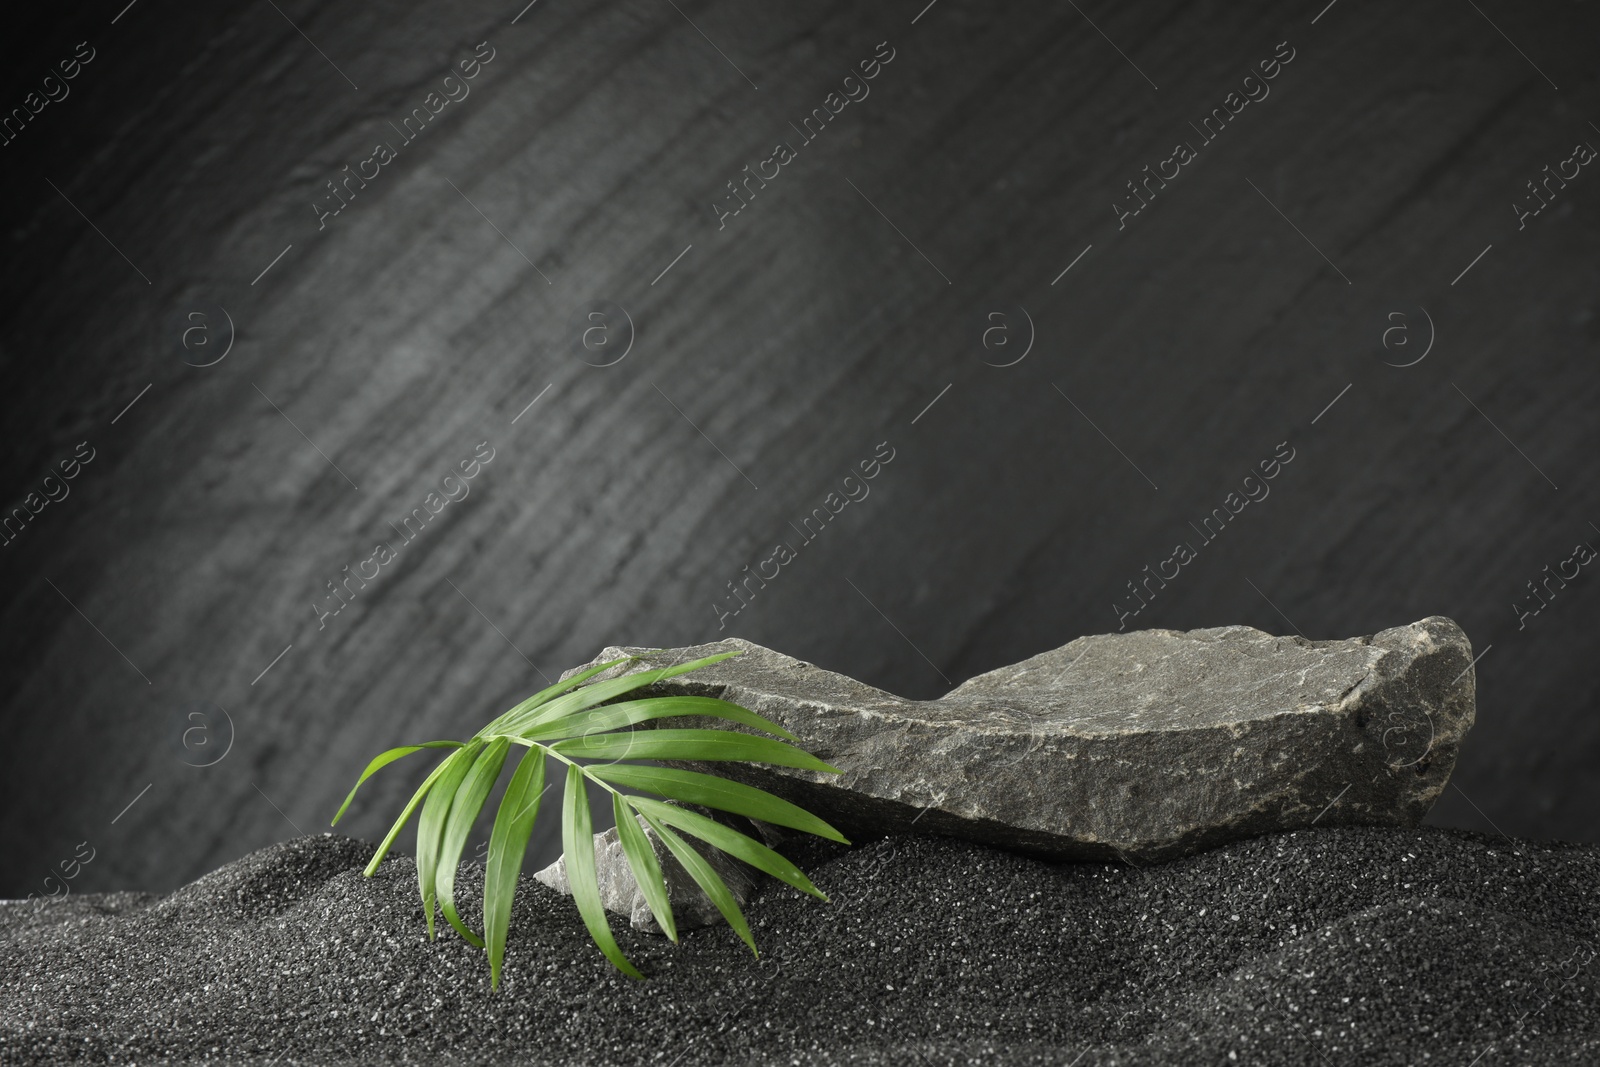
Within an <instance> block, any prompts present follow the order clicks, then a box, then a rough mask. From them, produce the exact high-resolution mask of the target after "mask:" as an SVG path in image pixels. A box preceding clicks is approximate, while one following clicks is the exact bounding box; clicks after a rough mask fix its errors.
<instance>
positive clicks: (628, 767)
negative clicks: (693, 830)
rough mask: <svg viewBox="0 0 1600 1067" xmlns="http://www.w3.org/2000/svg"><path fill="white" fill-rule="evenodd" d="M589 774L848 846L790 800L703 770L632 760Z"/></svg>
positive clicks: (846, 842)
mask: <svg viewBox="0 0 1600 1067" xmlns="http://www.w3.org/2000/svg"><path fill="white" fill-rule="evenodd" d="M589 773H590V774H591V775H593V776H594V777H596V778H599V779H600V780H601V781H605V782H610V783H611V784H613V785H623V786H627V787H629V788H630V789H638V790H641V791H642V792H646V793H659V794H660V795H662V796H665V797H670V798H672V799H673V800H681V801H683V802H685V803H687V804H702V805H704V806H705V807H708V808H716V809H717V810H719V811H731V812H733V813H734V814H735V815H743V816H745V817H746V818H750V819H760V820H761V821H762V822H770V823H772V824H773V825H774V826H787V827H789V828H790V829H792V830H804V831H805V832H806V833H808V834H816V835H817V836H818V837H826V838H827V839H828V840H830V841H838V842H841V843H842V844H846V845H848V844H849V843H850V842H849V841H847V840H845V837H844V835H843V834H841V833H840V832H839V831H837V830H835V829H834V828H833V827H831V826H829V825H828V824H827V823H825V822H823V821H822V820H821V819H819V818H817V817H816V816H815V815H813V814H811V813H810V812H809V811H807V810H805V809H804V808H801V807H797V806H795V805H794V804H791V803H789V802H788V801H787V800H780V799H779V798H777V797H775V796H773V795H772V794H771V793H766V792H763V791H761V790H760V789H756V788H755V787H753V786H748V785H745V784H743V783H742V782H733V781H729V780H728V779H726V778H718V777H717V776H716V775H713V774H701V773H700V772H699V771H683V770H679V769H678V768H676V767H645V766H640V765H637V764H632V763H611V764H607V765H605V766H603V767H591V768H589Z"/></svg>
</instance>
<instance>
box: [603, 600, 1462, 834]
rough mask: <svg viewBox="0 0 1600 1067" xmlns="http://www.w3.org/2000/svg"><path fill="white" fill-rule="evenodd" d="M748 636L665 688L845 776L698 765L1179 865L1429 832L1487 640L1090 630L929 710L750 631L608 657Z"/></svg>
mask: <svg viewBox="0 0 1600 1067" xmlns="http://www.w3.org/2000/svg"><path fill="white" fill-rule="evenodd" d="M730 649H739V650H741V651H743V652H744V655H741V656H739V657H737V658H735V659H732V660H728V661H725V662H723V663H718V664H714V665H712V666H710V667H706V668H702V669H701V670H698V671H695V672H693V673H691V674H687V675H683V676H680V677H678V678H673V679H669V680H668V681H667V682H665V683H662V684H660V685H656V686H653V687H652V688H651V689H649V690H646V691H645V692H650V693H658V694H666V693H683V694H701V695H710V696H718V697H721V698H723V699H726V700H730V701H732V702H734V703H736V704H741V705H743V706H744V707H747V708H750V709H751V710H752V711H755V712H757V713H759V714H761V715H764V716H766V717H767V718H769V719H772V720H773V721H774V722H777V723H778V724H780V725H782V726H783V727H785V728H786V729H788V730H789V731H791V732H792V733H794V734H796V735H797V736H798V737H799V738H800V743H801V745H802V747H804V748H806V749H807V750H809V751H811V752H813V753H815V754H816V755H817V756H819V757H821V758H822V759H824V760H826V761H828V762H829V763H831V764H833V765H834V766H835V767H838V768H840V770H841V771H842V772H843V773H841V774H839V775H824V774H819V773H815V772H810V771H801V770H791V769H789V768H774V767H766V766H757V765H752V764H739V763H716V764H696V765H689V766H693V767H694V768H695V769H697V770H703V771H707V772H710V773H714V774H720V775H724V776H726V777H729V778H735V779H738V780H740V781H744V782H747V783H749V784H751V785H755V786H758V787H760V788H763V789H766V790H769V791H770V792H773V793H776V794H778V795H779V796H783V797H785V798H787V799H789V800H792V801H794V802H796V803H798V804H801V805H802V806H804V807H806V808H808V809H810V810H812V811H814V812H816V813H817V814H818V815H820V816H821V817H823V818H825V819H827V820H828V821H829V822H831V823H833V824H834V825H835V826H837V827H839V828H840V829H841V830H842V831H844V833H846V834H847V835H857V836H873V835H882V834H889V833H896V832H904V831H907V830H911V829H912V828H915V829H916V830H918V831H921V832H927V833H939V834H948V835H950V836H953V837H963V838H968V839H971V840H975V841H980V842H983V843H985V844H991V845H998V846H1002V847H1006V848H1015V849H1022V850H1025V851H1031V852H1036V853H1041V854H1045V855H1050V856H1056V857H1061V858H1075V859H1107V858H1113V857H1125V858H1134V859H1139V860H1144V861H1150V860H1163V859H1169V858H1171V857H1174V856H1179V855H1184V854H1186V853H1191V852H1195V851H1198V850H1201V849H1204V848H1209V847H1213V846H1215V845H1218V844H1221V843H1222V842H1225V841H1229V840H1232V839H1235V838H1240V837H1248V836H1252V835H1255V834H1260V833H1266V832H1268V831H1273V830H1286V829H1294V828H1296V827H1304V826H1310V825H1312V824H1316V825H1319V826H1339V825H1357V824H1374V825H1394V826H1407V825H1414V824H1416V823H1417V822H1418V821H1419V820H1420V819H1421V818H1422V817H1423V815H1425V814H1426V813H1427V811H1428V809H1429V807H1430V806H1432V804H1433V802H1434V800H1435V798H1437V797H1438V795H1439V793H1440V792H1441V791H1442V790H1443V789H1444V786H1445V782H1446V780H1447V779H1448V778H1449V775H1450V770H1451V768H1452V767H1453V766H1454V765H1455V759H1456V752H1457V749H1458V748H1459V746H1460V743H1461V739H1462V737H1463V735H1465V733H1466V732H1467V730H1468V728H1469V727H1471V725H1472V721H1473V714H1474V692H1475V688H1474V673H1473V670H1472V649H1471V645H1470V644H1469V643H1468V641H1467V638H1466V635H1465V634H1464V633H1462V631H1461V628H1460V627H1459V626H1457V625H1456V624H1455V623H1454V622H1451V621H1450V620H1449V619H1446V618H1442V617H1438V616H1435V617H1432V618H1428V619H1423V620H1422V621H1421V622H1417V623H1413V624H1411V625H1409V626H1398V627H1395V628H1393V629H1389V630H1384V631H1383V632H1382V633H1379V634H1375V635H1373V636H1371V637H1357V638H1351V639H1349V640H1343V641H1308V640H1306V639H1305V638H1303V637H1273V636H1271V635H1269V634H1266V633H1263V632H1261V631H1260V630H1255V629H1251V628H1250V627H1246V626H1227V627H1220V628H1216V629H1207V630H1191V631H1189V632H1187V633H1181V632H1178V631H1173V630H1145V631H1136V632H1132V633H1125V634H1107V635H1101V636H1093V637H1080V638H1078V639H1077V640H1075V641H1073V642H1071V643H1070V644H1067V645H1065V646H1063V647H1061V648H1058V649H1056V650H1054V651H1052V652H1045V653H1042V654H1040V655H1037V656H1034V657H1033V658H1031V659H1027V660H1024V661H1022V662H1021V663H1017V664H1014V665H1012V666H1009V667H1003V668H1001V669H999V670H996V671H991V672H989V673H987V674H981V675H978V676H977V677H975V678H972V679H971V680H969V681H967V682H965V683H963V684H962V685H960V686H957V687H956V688H955V689H954V690H952V691H951V692H950V693H948V694H946V695H945V696H943V697H941V698H939V699H938V700H929V701H917V700H906V699H903V698H901V697H897V696H894V695H892V694H889V693H885V692H883V691H882V690H879V689H874V688H872V687H871V686H868V685H864V684H862V683H861V682H857V681H855V680H854V679H851V678H847V677H845V676H843V675H838V674H833V673H831V672H829V671H825V670H821V669H819V668H817V667H815V666H813V665H811V664H809V663H803V662H801V661H799V660H796V659H793V658H791V657H789V656H785V655H782V654H780V653H777V652H774V651H772V650H771V649H767V648H763V647H761V646H760V645H755V644H752V643H750V642H748V641H742V640H738V639H730V640H726V641H720V642H716V643H713V644H706V645H697V646H695V647H693V648H687V649H668V650H661V649H627V648H608V649H606V650H605V651H604V652H602V653H601V654H600V656H599V658H598V659H597V660H596V661H595V662H601V661H604V660H607V659H614V658H616V657H617V656H618V655H620V654H632V655H638V656H640V657H641V658H640V660H639V661H638V662H637V663H635V664H632V665H630V666H628V667H627V668H626V669H627V670H629V671H638V670H646V669H649V668H650V667H651V666H665V665H668V664H671V663H675V662H682V661H684V660H687V659H690V658H692V657H698V656H704V655H710V654H712V653H715V652H720V651H727V650H730ZM622 669H623V668H618V670H619V671H620V670H622ZM685 721H686V720H674V721H673V723H674V725H680V724H683V723H684V722H685ZM707 724H710V722H709V720H707Z"/></svg>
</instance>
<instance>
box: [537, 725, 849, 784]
mask: <svg viewBox="0 0 1600 1067" xmlns="http://www.w3.org/2000/svg"><path fill="white" fill-rule="evenodd" d="M550 747H551V748H552V749H554V750H555V751H557V752H560V753H561V754H562V755H564V756H571V757H572V758H573V759H656V760H707V761H716V760H744V761H746V762H749V763H770V764H772V765H773V766H774V767H803V768H805V769H806V770H809V771H825V772H828V773H830V774H838V773H839V768H837V767H830V766H828V765H827V764H826V763H823V762H822V761H821V760H819V759H818V758H817V757H815V756H813V755H812V754H811V753H809V752H802V751H801V750H800V749H798V748H795V747H794V746H793V745H786V744H784V743H783V742H782V741H774V740H772V739H771V738H767V737H756V736H754V735H752V734H741V733H735V732H734V731H732V730H644V731H641V732H639V733H626V734H588V735H585V736H583V737H572V738H568V739H567V740H565V741H558V742H556V743H555V744H553V745H551V746H550Z"/></svg>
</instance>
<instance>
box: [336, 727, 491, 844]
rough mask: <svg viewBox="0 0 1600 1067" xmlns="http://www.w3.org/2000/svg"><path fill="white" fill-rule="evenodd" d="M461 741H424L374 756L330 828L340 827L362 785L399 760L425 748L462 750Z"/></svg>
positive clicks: (345, 799) (341, 806) (352, 788)
mask: <svg viewBox="0 0 1600 1067" xmlns="http://www.w3.org/2000/svg"><path fill="white" fill-rule="evenodd" d="M460 747H461V742H460V741H424V742H423V743H422V744H420V745H405V746H403V747H401V748H391V749H390V750H389V751H387V752H384V753H381V754H380V755H377V756H374V757H373V758H372V762H371V763H369V764H367V769H366V770H364V771H362V772H361V777H360V778H358V779H356V784H355V785H353V786H352V787H351V788H350V795H349V796H347V797H345V798H344V803H343V804H340V805H339V813H338V814H337V815H335V816H334V817H333V822H332V823H330V824H329V825H330V826H338V825H339V820H340V819H342V818H344V813H345V810H346V809H347V808H349V807H350V802H351V801H352V800H354V799H355V798H356V790H357V789H360V788H361V783H362V782H365V781H366V780H367V779H368V778H371V777H372V776H373V775H374V774H377V773H378V772H379V771H381V770H383V769H384V768H385V767H387V766H389V764H391V763H393V762H394V761H395V760H397V759H402V758H404V757H406V756H409V755H411V754H412V753H413V752H421V751H422V750H423V749H425V748H460Z"/></svg>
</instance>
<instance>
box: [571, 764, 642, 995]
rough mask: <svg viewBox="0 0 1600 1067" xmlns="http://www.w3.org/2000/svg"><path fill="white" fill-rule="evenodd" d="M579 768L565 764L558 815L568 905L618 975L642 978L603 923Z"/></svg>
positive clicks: (591, 832) (591, 828)
mask: <svg viewBox="0 0 1600 1067" xmlns="http://www.w3.org/2000/svg"><path fill="white" fill-rule="evenodd" d="M583 779H584V773H583V769H582V768H581V767H579V766H578V765H577V764H575V763H569V764H567V795H566V798H565V805H564V808H565V810H563V811H562V813H561V848H562V854H563V855H564V856H565V857H566V859H567V882H568V884H570V885H571V886H572V902H573V903H574V904H576V905H577V906H578V914H579V915H581V916H583V925H585V926H587V927H588V928H589V936H590V937H592V938H594V943H595V944H597V945H599V946H600V951H601V952H604V953H605V954H606V959H608V960H610V961H611V962H612V963H614V964H616V966H617V969H618V970H620V971H622V973H624V974H626V975H628V976H630V977H633V978H643V977H644V975H642V974H640V973H639V971H638V970H637V969H636V968H635V967H634V965H633V964H632V963H629V962H628V957H626V956H624V955H623V954H622V949H621V948H619V947H618V946H617V941H616V938H614V937H612V936H611V924H610V923H609V922H607V921H606V908H605V905H604V904H602V903H600V882H599V879H598V878H596V876H595V869H594V826H593V823H591V821H590V819H589V794H588V791H587V790H585V789H584V788H583Z"/></svg>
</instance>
